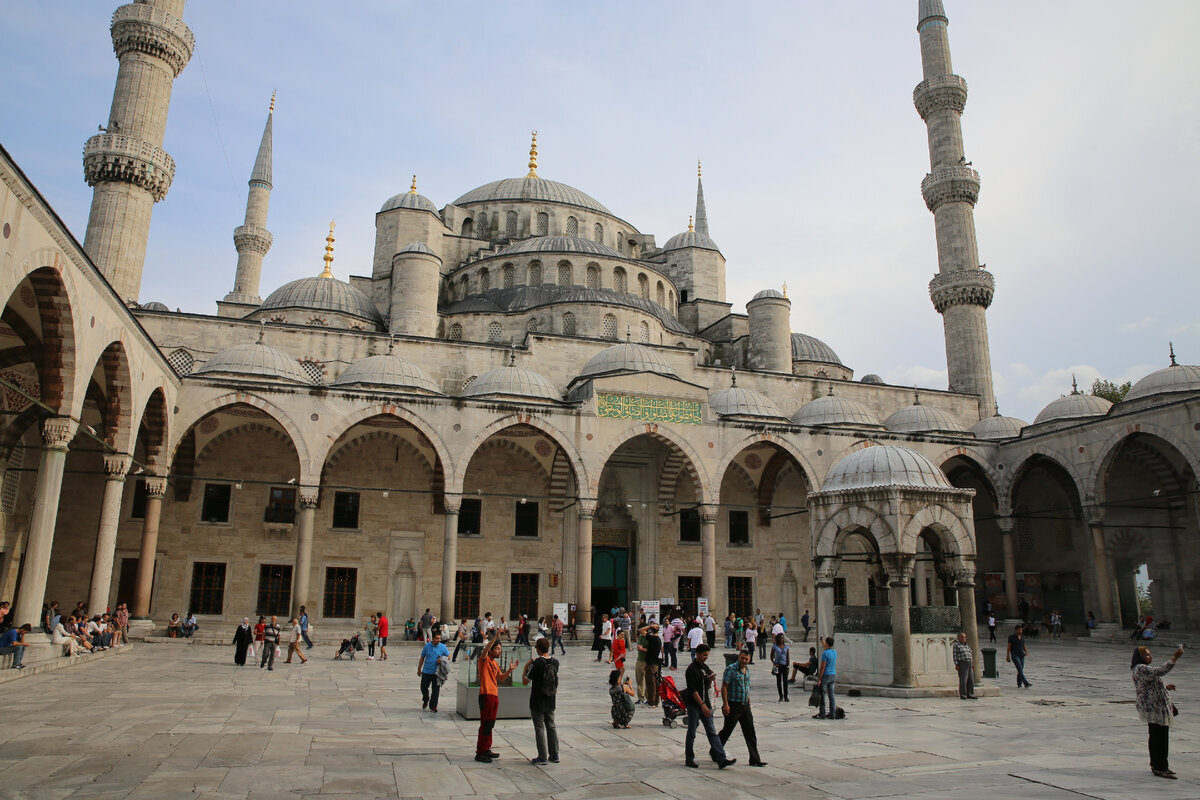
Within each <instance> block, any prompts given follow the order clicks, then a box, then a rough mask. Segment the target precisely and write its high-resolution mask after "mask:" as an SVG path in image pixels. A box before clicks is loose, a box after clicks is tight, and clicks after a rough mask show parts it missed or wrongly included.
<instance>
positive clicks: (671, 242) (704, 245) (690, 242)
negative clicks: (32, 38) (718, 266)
mask: <svg viewBox="0 0 1200 800" xmlns="http://www.w3.org/2000/svg"><path fill="white" fill-rule="evenodd" d="M685 247H699V248H701V249H702V250H716V251H717V252H718V253H719V252H721V248H719V247H717V243H716V242H714V241H713V240H712V239H711V238H710V237H709V236H707V235H706V234H703V233H700V232H699V231H684V232H683V233H677V234H675V235H674V236H672V237H671V238H670V239H667V243H666V244H664V245H663V248H662V249H663V251H664V252H665V251H667V250H682V249H683V248H685Z"/></svg>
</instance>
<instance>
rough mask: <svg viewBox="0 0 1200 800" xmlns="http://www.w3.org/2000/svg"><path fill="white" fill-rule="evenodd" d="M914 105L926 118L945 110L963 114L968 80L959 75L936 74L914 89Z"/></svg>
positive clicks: (922, 116) (923, 117) (922, 117)
mask: <svg viewBox="0 0 1200 800" xmlns="http://www.w3.org/2000/svg"><path fill="white" fill-rule="evenodd" d="M913 105H915V106H916V107H917V113H918V114H920V115H921V119H925V120H927V119H929V115H930V114H933V113H936V112H938V111H943V110H949V111H953V112H954V113H956V114H960V115H961V114H962V112H963V109H964V108H966V105H967V82H966V81H965V80H963V79H962V78H960V77H959V76H957V75H934V76H933V77H932V78H929V79H928V80H924V81H921V82H920V83H918V84H917V86H916V88H915V89H913Z"/></svg>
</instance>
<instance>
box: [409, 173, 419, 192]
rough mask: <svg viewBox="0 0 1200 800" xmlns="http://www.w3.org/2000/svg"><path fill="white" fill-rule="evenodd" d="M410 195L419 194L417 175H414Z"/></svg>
mask: <svg viewBox="0 0 1200 800" xmlns="http://www.w3.org/2000/svg"><path fill="white" fill-rule="evenodd" d="M408 193H409V194H416V193H417V176H416V175H413V180H412V186H410V187H408Z"/></svg>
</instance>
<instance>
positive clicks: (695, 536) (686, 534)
mask: <svg viewBox="0 0 1200 800" xmlns="http://www.w3.org/2000/svg"><path fill="white" fill-rule="evenodd" d="M679 541H681V542H698V541H700V510H699V509H696V508H685V509H683V510H682V511H680V512H679Z"/></svg>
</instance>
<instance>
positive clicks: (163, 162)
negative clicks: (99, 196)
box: [83, 133, 175, 203]
mask: <svg viewBox="0 0 1200 800" xmlns="http://www.w3.org/2000/svg"><path fill="white" fill-rule="evenodd" d="M83 175H84V179H85V180H86V181H87V184H88V186H95V185H96V184H97V183H103V182H107V181H120V182H124V183H132V184H133V185H135V186H140V187H141V188H143V189H145V190H146V191H148V192H150V194H151V195H153V196H154V202H156V203H157V202H158V201H160V200H162V199H163V198H164V197H166V196H167V190H168V189H170V188H171V181H172V180H174V179H175V159H173V158H171V156H170V155H168V154H167V151H166V150H163V149H162V148H161V147H157V146H155V145H152V144H150V143H149V142H146V141H143V140H141V139H138V138H136V137H133V136H124V135H121V134H111V133H98V134H96V135H95V136H93V137H92V138H90V139H88V140H87V143H86V144H85V145H84V146H83Z"/></svg>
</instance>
